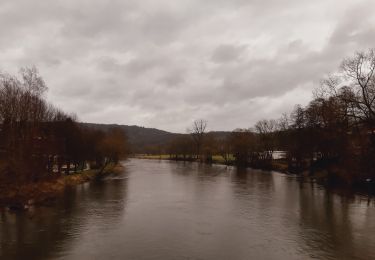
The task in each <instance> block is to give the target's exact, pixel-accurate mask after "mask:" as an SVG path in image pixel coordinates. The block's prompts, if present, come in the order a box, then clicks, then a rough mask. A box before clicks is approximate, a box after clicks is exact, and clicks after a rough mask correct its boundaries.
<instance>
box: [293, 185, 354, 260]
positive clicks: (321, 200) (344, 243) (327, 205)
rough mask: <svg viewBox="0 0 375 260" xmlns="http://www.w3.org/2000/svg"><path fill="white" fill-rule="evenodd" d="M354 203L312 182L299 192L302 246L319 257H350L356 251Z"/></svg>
mask: <svg viewBox="0 0 375 260" xmlns="http://www.w3.org/2000/svg"><path fill="white" fill-rule="evenodd" d="M349 207H350V203H349V201H347V199H345V198H343V197H339V196H337V195H335V194H332V193H330V192H328V191H323V190H319V189H317V188H314V187H313V186H311V189H310V188H307V187H305V188H301V189H300V196H299V208H300V227H301V230H300V232H301V235H300V237H301V241H300V242H303V244H302V245H301V246H302V248H307V251H312V252H314V253H316V254H318V255H314V256H315V257H335V258H338V259H344V258H350V254H352V253H353V252H355V250H354V248H353V246H354V241H353V227H352V222H351V221H352V219H351V216H350V212H349Z"/></svg>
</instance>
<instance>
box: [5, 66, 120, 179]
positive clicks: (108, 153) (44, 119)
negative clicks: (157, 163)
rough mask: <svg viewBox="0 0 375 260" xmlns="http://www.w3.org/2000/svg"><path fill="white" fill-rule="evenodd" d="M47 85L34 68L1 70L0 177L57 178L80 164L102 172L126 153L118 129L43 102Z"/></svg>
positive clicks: (78, 169)
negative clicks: (93, 125)
mask: <svg viewBox="0 0 375 260" xmlns="http://www.w3.org/2000/svg"><path fill="white" fill-rule="evenodd" d="M46 91H47V87H46V84H45V82H44V80H43V78H42V77H41V76H40V74H39V72H38V70H37V69H36V68H35V67H32V68H23V69H21V70H20V73H19V76H14V75H10V74H7V73H0V181H1V183H3V184H4V183H8V182H9V183H10V182H12V183H22V182H31V181H38V180H41V179H45V178H56V177H59V176H61V175H62V174H70V173H71V172H77V171H80V170H83V169H85V168H88V167H89V168H97V169H99V170H103V169H104V168H105V167H106V166H107V165H108V164H109V163H117V162H118V161H119V160H120V159H121V158H122V157H123V156H124V155H125V154H126V149H127V139H126V136H125V133H124V132H123V131H122V130H120V129H116V128H113V129H110V130H109V131H106V132H103V131H99V130H95V129H90V128H85V127H82V126H81V125H80V124H79V123H77V120H76V117H75V116H74V115H69V114H67V113H64V112H63V111H61V110H60V109H58V108H57V107H55V106H54V105H52V104H50V103H49V102H47V101H46V98H45V96H44V95H45V92H46Z"/></svg>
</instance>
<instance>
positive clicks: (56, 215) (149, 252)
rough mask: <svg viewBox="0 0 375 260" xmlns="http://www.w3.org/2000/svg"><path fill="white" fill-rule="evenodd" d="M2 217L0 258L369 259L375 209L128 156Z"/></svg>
mask: <svg viewBox="0 0 375 260" xmlns="http://www.w3.org/2000/svg"><path fill="white" fill-rule="evenodd" d="M124 164H125V170H124V172H123V173H122V174H120V175H116V176H109V177H107V178H106V179H104V180H100V181H96V182H92V183H86V184H83V185H80V186H78V187H75V188H73V189H72V190H69V191H67V192H66V194H65V195H64V196H63V198H62V199H61V201H59V202H58V203H57V204H56V205H54V206H52V207H42V208H36V209H32V210H30V211H29V212H25V213H19V214H14V213H10V212H1V213H0V214H1V215H0V259H79V260H81V259H83V260H84V259H90V260H91V259H163V260H166V259H215V260H217V259H313V258H315V259H316V258H318V259H375V205H374V203H373V202H372V201H368V199H367V198H366V197H361V196H358V195H357V196H342V195H337V194H335V193H332V192H327V191H326V190H324V189H322V188H320V187H319V186H318V185H316V184H313V183H302V182H300V181H298V180H297V179H296V178H295V177H293V176H288V175H284V174H280V173H276V172H267V171H260V170H252V169H247V170H244V169H242V170H238V169H236V168H234V167H225V166H220V165H213V166H210V165H204V164H198V163H184V162H169V161H157V160H140V159H130V160H128V161H126V162H124Z"/></svg>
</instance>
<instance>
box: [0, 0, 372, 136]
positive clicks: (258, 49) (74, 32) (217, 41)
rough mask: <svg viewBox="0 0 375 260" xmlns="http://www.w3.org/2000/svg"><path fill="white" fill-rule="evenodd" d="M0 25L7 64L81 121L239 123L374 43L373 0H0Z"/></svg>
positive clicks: (182, 125)
mask: <svg viewBox="0 0 375 260" xmlns="http://www.w3.org/2000/svg"><path fill="white" fill-rule="evenodd" d="M0 33H1V34H0V35H1V37H0V70H2V71H6V72H9V73H15V72H17V71H18V69H19V68H20V67H22V66H30V65H35V66H37V67H38V69H39V71H40V73H41V75H42V76H43V77H44V79H45V81H46V83H47V85H48V87H49V91H48V93H47V97H48V100H49V101H51V102H52V103H54V104H56V105H57V106H58V107H60V108H62V109H63V110H65V111H67V112H74V113H76V114H77V116H78V118H79V119H80V120H81V121H85V122H96V123H118V124H131V125H132V124H135V125H141V126H146V127H156V128H160V129H164V130H168V131H174V132H185V130H186V128H187V127H188V126H189V125H190V124H191V123H192V121H193V120H194V119H198V118H204V119H206V120H208V124H209V128H210V129H211V130H233V129H234V128H238V127H243V128H245V127H246V128H247V127H251V126H252V125H253V124H254V123H255V122H256V121H257V120H259V119H263V118H269V119H271V118H278V117H279V116H280V115H281V114H282V113H283V112H290V111H291V110H292V108H293V107H294V105H295V104H297V103H299V104H303V105H304V104H307V103H308V101H309V100H310V99H311V97H312V94H311V91H312V89H313V88H314V86H317V85H318V84H319V80H320V79H321V78H322V77H323V76H324V75H325V74H326V73H328V72H330V71H332V70H334V69H335V68H336V67H337V66H338V65H339V63H340V61H341V60H342V58H343V57H345V56H348V55H351V54H352V53H354V52H355V51H356V50H365V49H367V48H370V47H375V1H374V0H368V1H361V0H356V1H353V0H314V1H311V0H268V1H267V0H134V1H133V0H129V1H126V0H118V1H116V0H113V1H108V0H60V1H52V0H48V1H46V0H1V1H0Z"/></svg>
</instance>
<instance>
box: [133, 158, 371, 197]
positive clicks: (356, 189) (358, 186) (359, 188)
mask: <svg viewBox="0 0 375 260" xmlns="http://www.w3.org/2000/svg"><path fill="white" fill-rule="evenodd" d="M131 158H136V159H144V160H164V161H177V162H178V161H180V162H199V161H197V160H184V159H182V158H181V159H180V158H179V159H177V160H176V159H174V158H170V157H169V156H168V155H162V156H160V155H136V156H133V157H131ZM201 163H204V164H218V165H226V166H234V167H239V166H236V165H235V164H234V163H229V164H226V163H225V162H224V161H221V160H213V161H212V162H201ZM243 168H249V169H255V170H263V171H275V172H279V173H282V174H286V175H294V176H296V177H297V178H300V179H301V180H305V181H306V182H315V183H316V184H318V185H321V186H322V187H324V188H325V189H327V190H332V191H335V192H337V191H338V192H337V193H340V194H342V193H348V194H361V195H366V196H370V197H372V196H375V183H374V182H369V183H366V182H357V183H351V184H349V183H344V182H343V181H341V180H339V179H337V180H336V182H335V183H331V181H332V180H330V176H329V172H328V171H329V169H328V168H327V169H321V170H319V171H316V172H315V173H311V172H310V170H309V169H305V170H303V171H301V172H291V171H289V168H288V165H287V164H285V163H284V162H282V161H278V160H274V161H273V162H272V165H271V167H263V168H262V167H251V166H243Z"/></svg>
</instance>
